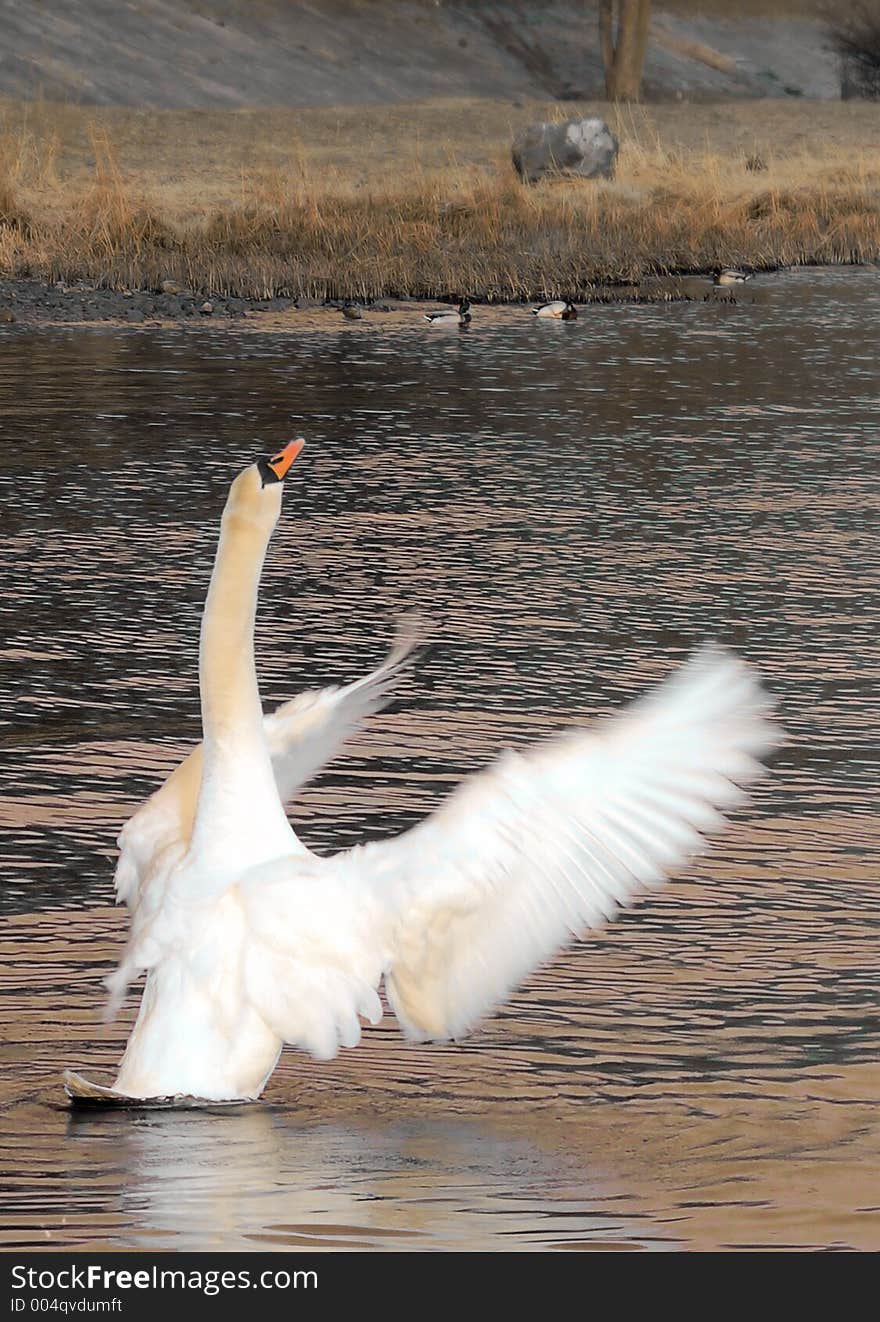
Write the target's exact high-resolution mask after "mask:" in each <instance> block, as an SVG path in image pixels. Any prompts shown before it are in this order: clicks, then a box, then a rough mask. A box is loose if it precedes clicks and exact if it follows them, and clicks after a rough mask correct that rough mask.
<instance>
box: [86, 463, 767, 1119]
mask: <svg viewBox="0 0 880 1322" xmlns="http://www.w3.org/2000/svg"><path fill="white" fill-rule="evenodd" d="M301 445H302V442H301V441H296V442H292V443H291V444H290V445H289V446H287V447H286V448H285V449H284V450H283V451H282V452H281V453H280V454H279V455H276V456H275V457H274V458H272V459H271V460H260V461H259V463H257V464H255V465H253V466H252V467H250V468H248V469H246V470H245V471H244V472H243V473H242V474H241V475H240V476H239V477H238V478H236V480H235V481H234V482H233V484H232V487H231V490H230V493H229V498H228V501H227V503H226V508H225V510H224V513H223V520H222V531H221V535H220V544H219V547H218V550H217V557H216V562H215V565H214V571H213V575H212V578H211V586H210V590H209V592H208V599H207V602H206V605H205V612H204V618H203V622H202V632H201V644H200V685H201V699H202V721H203V730H204V744H203V746H202V748H201V749H197V750H196V751H195V752H194V753H191V754H190V756H189V757H188V758H187V759H186V760H185V761H184V762H183V763H182V764H181V766H180V767H178V768H177V770H176V771H175V772H174V773H173V774H172V775H171V777H170V778H169V779H168V781H167V782H166V783H165V785H164V786H163V787H162V788H161V789H160V790H159V791H158V792H157V793H156V794H155V795H154V796H153V797H152V799H150V800H149V801H148V802H147V804H145V805H144V806H143V807H142V808H141V809H139V811H138V812H137V813H136V814H135V815H134V817H133V818H132V819H131V821H130V822H129V823H128V825H127V826H126V827H125V828H124V830H123V832H122V835H121V837H120V844H121V847H122V855H121V858H120V861H119V869H118V875H117V881H118V889H119V897H120V899H122V900H125V902H126V903H127V904H128V905H129V907H130V909H131V935H130V940H129V942H128V945H127V948H126V950H125V953H124V956H123V959H122V961H121V963H120V966H119V968H118V970H117V972H116V973H115V974H113V975H112V977H111V978H109V979H108V986H109V987H110V990H111V994H112V997H113V999H118V998H119V997H120V996H122V995H123V993H124V991H125V989H126V987H127V986H128V985H129V983H130V982H131V981H132V980H133V979H134V978H135V977H137V976H138V974H139V973H141V972H142V971H145V972H146V974H147V980H146V986H145V988H144V993H143V999H142V1002H141V1007H140V1013H139V1015H138V1019H137V1023H136V1024H135V1027H134V1029H133V1030H132V1033H131V1036H130V1038H129V1041H128V1045H127V1048H126V1051H125V1055H124V1058H123V1061H122V1064H121V1067H120V1070H119V1075H118V1078H117V1080H116V1083H115V1085H114V1089H115V1092H114V1094H112V1095H113V1096H116V1097H118V1096H120V1095H124V1096H126V1097H129V1098H139V1099H144V1098H156V1097H163V1096H164V1097H169V1096H180V1095H189V1096H192V1097H197V1098H204V1099H211V1100H231V1099H250V1098H256V1097H258V1096H259V1094H260V1092H261V1091H262V1089H263V1087H264V1085H265V1083H266V1080H267V1079H268V1078H269V1075H270V1074H271V1073H272V1070H273V1068H274V1066H275V1063H276V1061H277V1059H278V1055H279V1052H280V1050H281V1047H282V1045H283V1043H285V1042H287V1043H291V1044H293V1045H295V1046H297V1047H300V1048H302V1049H304V1050H306V1051H309V1052H311V1053H312V1055H314V1056H316V1057H318V1058H322V1059H328V1058H331V1057H333V1056H334V1055H335V1054H336V1053H337V1051H338V1050H339V1048H340V1047H341V1046H347V1047H351V1046H354V1045H355V1044H356V1043H357V1042H358V1040H359V1038H360V1035H361V1019H367V1020H369V1021H370V1022H371V1023H376V1022H378V1020H379V1018H380V1017H381V1014H382V1006H381V1003H380V1000H379V994H378V992H379V987H380V984H381V982H382V980H383V978H384V982H385V989H386V993H387V996H388V1000H389V1002H390V1004H391V1007H392V1008H393V1010H394V1012H395V1014H396V1015H397V1018H398V1020H399V1021H400V1024H401V1027H402V1028H403V1031H404V1033H405V1034H406V1035H407V1037H409V1038H411V1039H414V1040H416V1041H419V1040H425V1039H443V1038H451V1037H458V1036H459V1035H461V1034H463V1033H465V1032H466V1031H467V1030H468V1029H469V1028H470V1027H471V1026H472V1025H473V1024H474V1023H475V1022H476V1021H477V1020H479V1019H480V1018H481V1017H482V1016H483V1015H485V1014H486V1013H487V1012H488V1011H489V1010H491V1009H492V1007H493V1006H495V1005H497V1004H498V1003H499V1002H500V1001H503V1000H504V998H505V997H506V996H507V995H508V994H509V993H510V991H511V990H512V988H513V987H515V986H516V984H517V983H518V982H520V981H521V979H522V978H523V977H525V976H526V974H527V973H529V972H530V970H532V969H534V968H535V967H536V965H538V964H539V963H541V962H542V961H544V960H547V959H549V958H550V957H551V956H552V955H553V954H554V952H555V951H556V950H557V949H558V948H559V947H561V946H563V945H564V944H566V943H567V942H569V941H571V940H572V939H573V938H574V937H575V936H577V935H578V934H581V933H583V932H585V931H586V930H587V929H589V928H590V927H593V926H596V925H598V924H600V923H601V922H603V921H605V920H606V919H609V918H611V917H613V916H614V914H615V912H616V910H617V908H618V906H620V905H621V904H624V903H626V902H627V901H628V900H629V899H630V898H631V897H633V896H634V895H636V894H637V893H638V892H639V891H641V890H643V889H645V888H646V887H651V886H655V885H657V884H659V883H660V882H662V881H663V880H664V879H665V877H666V876H667V875H668V874H669V873H670V872H672V871H675V870H677V869H679V868H680V867H681V866H682V864H683V863H684V862H685V861H686V860H687V859H688V858H689V857H690V856H691V855H692V854H694V853H695V852H696V851H697V850H699V849H700V848H701V847H702V845H703V843H704V841H703V835H704V833H707V832H711V831H714V830H716V829H717V828H718V827H720V826H721V824H722V821H723V819H722V817H721V816H720V813H719V809H720V808H724V807H727V806H729V805H731V804H733V803H735V802H738V801H739V799H740V797H741V791H740V790H739V789H738V788H737V787H736V786H737V784H743V783H745V782H747V781H749V780H751V779H752V778H753V777H754V776H755V775H756V774H757V773H758V772H759V771H760V764H759V763H758V762H757V761H756V759H757V758H758V757H759V756H760V755H761V754H763V753H764V752H765V751H767V750H768V749H769V748H770V747H771V746H772V745H773V743H774V742H775V732H774V728H773V726H772V724H771V722H770V719H769V702H768V700H767V698H766V696H765V695H764V693H763V692H762V690H761V688H760V686H759V684H758V682H757V680H756V679H755V678H753V677H752V675H751V673H750V672H749V670H748V669H747V668H746V666H745V665H743V664H742V663H741V662H740V661H738V660H737V659H736V658H735V657H734V656H732V655H730V654H728V653H725V652H722V651H717V650H707V651H705V652H703V653H701V654H699V655H698V656H697V657H696V658H694V659H693V660H692V661H691V662H689V663H688V665H687V666H685V667H684V668H683V669H682V670H680V671H679V672H678V673H677V674H676V675H674V676H673V677H672V678H671V679H669V680H667V682H666V683H664V684H663V685H662V686H661V687H660V688H659V689H658V690H657V691H656V692H655V693H653V694H651V695H650V696H648V697H647V698H643V699H642V700H641V701H639V702H637V703H635V704H633V705H632V706H630V707H628V708H627V709H626V710H624V711H623V712H622V713H620V714H619V715H617V716H615V717H614V718H612V719H607V720H605V721H603V722H601V723H599V724H597V725H595V726H594V727H593V728H592V729H589V730H575V731H572V732H570V733H568V734H566V735H563V736H562V737H561V738H558V739H555V740H553V741H551V742H548V743H545V744H543V745H541V746H538V747H537V748H535V749H533V750H532V751H530V752H529V753H527V754H525V755H523V756H519V755H516V754H513V753H508V754H506V755H505V756H504V757H503V758H502V759H501V761H500V762H498V763H497V764H496V765H495V766H494V767H493V768H491V769H490V770H488V771H486V772H484V773H483V774H481V775H479V776H476V777H475V778H473V779H472V780H471V781H469V782H468V783H466V784H465V785H464V786H462V787H461V788H459V789H458V790H457V791H456V793H455V794H453V795H452V797H451V798H450V799H449V800H448V802H447V803H446V804H444V805H443V806H442V807H441V808H440V810H439V811H437V812H436V813H434V815H433V816H431V817H429V818H428V819H427V820H426V821H424V822H423V823H421V824H420V825H419V826H417V827H415V828H414V829H413V830H411V831H409V832H407V833H406V834H404V835H402V836H400V837H398V838H396V839H393V840H388V841H384V842H381V843H378V844H372V845H367V846H363V847H359V848H356V849H352V850H350V851H348V852H346V853H344V854H339V855H336V856H335V857H333V858H329V859H320V858H317V857H316V856H315V855H313V854H312V853H310V852H309V851H308V850H307V849H306V848H305V847H304V846H303V845H302V844H301V842H300V841H299V840H298V839H297V837H296V835H295V834H294V832H293V830H292V829H291V827H290V825H289V823H288V821H287V817H286V815H285V812H284V808H283V800H285V799H287V798H289V797H290V796H291V795H293V794H294V793H295V791H296V789H297V788H298V787H299V786H300V785H301V784H302V783H303V781H305V780H306V779H307V778H308V777H309V776H310V775H312V774H313V773H314V772H315V771H316V770H317V768H318V767H319V766H321V765H322V764H323V763H324V761H325V760H326V759H327V758H328V757H329V756H331V755H332V754H333V752H334V751H335V750H336V748H337V747H338V745H339V743H340V742H341V741H342V740H343V739H344V738H345V737H346V735H347V734H348V733H350V731H351V730H352V729H353V728H355V727H356V726H357V724H358V722H359V721H360V720H361V719H362V717H363V716H364V715H366V714H367V713H369V712H370V711H374V710H376V709H377V708H378V707H379V706H381V704H382V701H383V700H384V697H385V695H386V693H387V691H388V688H389V686H390V685H391V684H392V683H393V681H394V679H395V677H396V675H397V674H398V673H399V671H400V668H401V666H402V665H404V664H405V663H406V660H407V658H408V656H409V654H410V652H411V650H412V647H413V644H414V641H415V640H416V638H417V633H416V631H415V630H413V629H410V631H409V636H404V637H402V638H401V639H400V640H399V642H398V646H397V647H396V649H395V651H394V652H393V653H392V654H391V656H390V657H389V659H388V661H387V662H386V664H385V665H384V666H382V667H381V668H380V669H379V670H378V671H376V672H375V674H373V675H371V676H368V677H367V678H366V679H365V680H362V681H360V682H359V683H357V684H353V685H351V686H349V687H348V688H343V689H337V690H327V691H325V692H323V693H320V694H309V695H303V696H302V697H300V698H299V699H296V700H294V702H293V703H289V704H287V705H286V706H285V707H283V708H281V709H280V711H279V712H277V713H276V714H275V715H274V716H270V717H268V718H265V719H264V717H263V713H262V710H261V707H260V698H259V692H258V689H257V678H256V671H255V666H254V651H253V630H254V616H255V610H256V601H257V589H258V584H259V578H260V573H261V568H262V563H263V559H264V556H265V552H266V548H267V545H268V542H269V539H270V537H271V535H272V531H273V529H274V527H275V524H276V521H277V519H278V516H279V513H280V509H281V492H282V480H281V479H283V478H284V476H285V474H286V472H287V470H288V468H289V467H290V464H291V463H292V462H293V459H294V458H295V457H296V454H298V452H299V449H300V448H301ZM107 1095H108V1096H110V1095H111V1094H107Z"/></svg>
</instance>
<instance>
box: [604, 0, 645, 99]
mask: <svg viewBox="0 0 880 1322" xmlns="http://www.w3.org/2000/svg"><path fill="white" fill-rule="evenodd" d="M650 18H651V0H599V39H600V42H601V45H602V63H603V64H604V66H605V95H606V96H607V97H608V100H609V101H638V99H639V88H640V87H641V83H642V67H643V65H644V63H645V51H646V50H647V46H648V24H649V22H650Z"/></svg>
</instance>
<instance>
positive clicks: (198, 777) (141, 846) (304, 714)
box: [114, 614, 426, 908]
mask: <svg viewBox="0 0 880 1322" xmlns="http://www.w3.org/2000/svg"><path fill="white" fill-rule="evenodd" d="M425 640H426V633H425V629H424V625H423V621H422V620H421V618H420V617H419V616H417V615H415V614H410V615H405V616H403V617H402V618H401V619H400V620H399V621H398V623H397V627H396V632H395V638H394V643H393V646H392V649H391V651H390V652H389V654H388V656H387V657H386V659H385V660H384V661H383V662H382V664H381V665H380V666H379V667H378V668H377V669H376V670H374V671H372V672H371V673H370V674H369V675H365V676H364V678H363V679H359V680H356V681H355V682H354V683H353V684H348V685H346V686H345V687H344V688H326V689H319V690H316V691H314V692H308V693H300V694H298V695H297V697H295V698H293V699H291V701H290V702H286V703H284V704H283V706H281V707H279V708H278V709H277V711H275V712H273V713H272V715H271V716H266V717H265V718H264V722H263V724H264V728H265V731H266V739H267V742H268V744H269V753H270V756H271V758H272V769H273V771H274V773H275V783H276V785H277V787H278V793H279V796H280V798H281V801H282V803H287V802H289V800H290V799H291V798H292V797H293V796H294V794H295V792H296V791H297V790H298V789H299V788H300V786H302V785H304V784H305V783H306V781H307V780H309V778H310V777H311V776H313V775H314V774H315V772H316V771H318V770H320V768H321V767H322V766H325V765H326V764H327V763H328V762H329V761H330V760H331V759H332V758H333V757H335V755H336V754H337V753H338V751H339V749H340V748H341V747H342V745H343V744H344V743H345V741H346V740H347V739H349V738H351V736H352V735H353V734H354V733H355V731H356V730H358V729H359V728H360V726H361V724H362V722H363V721H364V720H365V719H366V717H367V716H370V715H372V713H373V712H377V711H379V710H380V709H381V708H382V707H383V706H385V704H386V703H387V702H388V700H389V696H390V693H391V690H392V689H393V687H394V685H395V683H396V682H397V680H398V679H399V677H400V675H401V673H402V672H403V671H404V670H405V669H406V667H407V665H409V664H410V663H411V662H412V660H413V658H414V654H415V653H416V652H417V651H418V649H419V648H420V647H422V646H423V645H424V643H425ZM201 781H202V745H201V744H199V745H198V746H197V747H196V748H194V749H193V750H192V752H191V753H189V754H188V756H187V757H185V758H184V760H183V761H182V762H181V763H180V765H179V766H178V767H176V768H175V770H174V771H173V772H172V773H171V775H170V776H169V777H168V779H167V780H166V781H165V783H164V785H162V786H160V788H159V789H158V790H156V792H155V793H154V794H153V795H151V796H150V798H149V799H147V800H146V802H145V803H143V804H142V805H141V807H140V808H138V810H137V811H136V812H135V813H134V814H133V815H132V816H131V818H130V819H129V820H128V822H126V824H125V826H124V827H123V828H122V831H121V832H120V835H119V839H118V841H117V844H118V846H119V850H120V855H119V861H118V863H117V866H116V876H115V879H114V880H115V887H116V899H117V902H118V903H120V904H122V903H125V904H128V905H129V906H130V907H131V908H134V907H136V905H137V901H138V895H139V890H140V886H141V882H142V881H143V879H144V878H145V877H146V876H148V875H149V874H150V873H151V872H152V871H153V870H154V869H155V868H156V866H157V865H158V864H159V863H160V861H161V860H162V859H163V858H164V859H165V860H166V861H168V860H169V859H170V857H171V856H172V855H175V854H176V855H179V856H182V855H183V853H184V852H185V851H186V848H187V847H188V845H189V840H190V835H191V834H192V826H193V821H194V819H195V811H196V804H197V802H198V796H199V787H200V785H201Z"/></svg>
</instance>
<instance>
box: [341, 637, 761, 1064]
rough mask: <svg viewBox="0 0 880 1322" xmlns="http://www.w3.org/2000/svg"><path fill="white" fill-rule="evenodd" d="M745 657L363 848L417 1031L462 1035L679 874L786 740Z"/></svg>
mask: <svg viewBox="0 0 880 1322" xmlns="http://www.w3.org/2000/svg"><path fill="white" fill-rule="evenodd" d="M769 712H770V703H769V701H768V699H767V697H766V696H765V694H764V693H763V691H762V689H761V687H760V685H759V683H758V682H757V680H756V679H755V678H754V677H753V675H752V673H751V672H750V670H749V669H748V668H747V667H746V666H745V665H744V664H743V663H742V662H741V661H739V660H738V659H737V658H736V657H734V656H732V655H730V654H729V653H726V652H723V651H720V650H718V649H711V650H709V649H707V650H706V651H704V652H702V653H699V654H698V655H697V656H696V657H694V658H693V659H692V660H691V661H690V662H689V663H688V664H687V665H686V666H685V667H683V669H682V670H681V671H679V672H678V673H677V674H676V675H674V676H673V677H672V678H671V679H670V680H668V681H667V682H666V683H665V684H663V685H661V687H660V688H659V689H657V690H656V691H655V692H654V693H653V694H651V695H649V696H648V697H647V698H644V699H642V700H641V701H640V702H637V703H635V704H634V705H632V706H631V707H629V708H627V709H625V710H624V711H623V712H622V713H620V714H619V715H617V716H615V717H613V718H611V719H608V720H606V721H604V722H603V723H600V724H598V725H597V726H595V727H594V728H593V729H592V730H591V731H590V732H577V733H572V734H569V735H566V736H565V737H563V738H561V739H557V740H555V741H553V742H550V743H547V744H545V745H543V746H539V747H538V748H536V749H535V750H533V751H531V752H528V753H526V754H525V755H523V756H519V755H516V754H513V753H509V754H507V755H506V756H505V757H504V758H503V759H502V760H501V761H500V762H499V763H498V764H497V765H496V766H495V767H493V768H492V769H491V770H489V771H488V772H485V773H483V774H482V775H479V776H477V777H475V778H474V779H473V780H471V781H469V782H467V783H465V784H464V785H463V786H462V787H461V788H460V789H459V790H458V791H456V793H454V794H453V796H452V797H451V799H450V800H449V801H448V802H447V803H446V804H445V805H444V806H443V807H441V809H440V810H439V811H438V812H436V813H435V814H434V815H433V816H432V817H430V818H429V819H428V820H427V821H425V822H423V823H422V824H421V825H420V826H418V827H416V828H415V829H413V830H412V831H410V832H408V833H407V834H405V835H403V836H400V837H398V838H397V839H396V840H392V841H387V842H383V843H381V844H378V845H370V846H367V847H365V848H363V849H361V850H356V851H353V853H352V854H351V855H349V856H347V858H346V859H343V860H341V861H340V865H341V866H344V867H348V868H351V869H354V870H355V871H357V872H360V874H361V876H362V878H363V880H364V881H365V882H366V881H367V880H369V881H370V882H371V883H372V885H371V887H370V889H371V890H372V891H373V893H374V894H375V895H376V896H377V897H380V899H381V903H382V904H383V906H385V907H386V909H387V912H388V915H389V928H388V935H387V941H388V950H389V955H388V967H387V968H386V977H385V982H386V988H387V992H388V997H389V1001H390V1003H391V1005H392V1007H393V1009H394V1010H395V1012H396V1014H397V1017H398V1019H399V1020H400V1023H401V1025H402V1027H403V1029H404V1031H405V1033H406V1034H407V1036H408V1037H411V1038H413V1039H416V1040H419V1039H428V1038H441V1039H442V1038H450V1037H458V1036H459V1035H461V1034H462V1033H464V1032H465V1031H466V1030H467V1029H469V1028H470V1027H471V1026H472V1025H473V1024H474V1023H475V1022H476V1020H478V1019H479V1018H480V1017H481V1016H483V1015H484V1014H485V1013H486V1012H487V1011H489V1010H490V1009H491V1008H492V1007H493V1006H495V1005H497V1004H498V1003H499V1002H501V1001H503V1000H504V999H505V998H506V996H507V995H508V994H509V992H510V991H511V990H512V989H513V987H515V986H516V984H517V983H518V982H520V981H521V980H522V979H523V978H524V977H525V976H526V975H527V974H528V973H529V972H530V971H531V970H533V969H534V968H535V967H536V966H537V965H539V964H540V963H541V962H542V961H545V960H547V959H549V958H550V957H551V956H552V955H553V954H554V953H555V952H556V951H557V950H558V949H559V948H560V947H561V946H563V945H565V944H566V943H567V942H569V941H570V940H571V939H572V938H573V937H575V936H577V935H579V934H582V933H584V932H585V931H586V930H587V929H589V928H591V927H594V926H596V925H597V924H599V923H601V922H602V921H603V920H605V919H608V918H611V917H613V916H614V914H615V912H616V910H617V909H618V907H619V906H620V905H623V904H626V903H627V901H629V900H630V899H631V898H632V897H633V896H634V895H636V894H637V893H638V892H639V891H641V890H642V889H644V888H646V887H650V886H654V885H657V884H658V883H660V882H662V881H663V880H664V879H665V878H666V877H668V876H669V875H670V874H671V873H673V872H675V871H677V870H679V869H680V868H681V867H682V866H683V865H684V864H685V863H686V861H687V860H688V859H689V858H690V857H691V856H692V855H693V854H695V853H697V852H698V851H699V850H700V849H701V847H702V846H703V844H704V836H705V835H706V834H708V833H711V832H713V831H716V830H717V829H718V828H719V827H720V826H721V825H722V823H723V818H722V817H721V814H720V811H719V810H720V809H722V808H728V807H730V806H732V805H733V804H735V803H737V802H738V801H739V800H740V798H741V791H740V790H739V789H738V788H737V787H738V786H740V785H744V784H746V783H747V782H749V781H750V780H752V779H753V778H754V777H755V776H756V775H757V774H758V773H759V771H760V770H761V767H760V764H759V763H758V761H757V760H756V759H757V758H759V757H760V756H761V755H762V754H764V753H766V752H767V751H768V750H769V749H770V748H771V747H772V746H773V745H774V743H775V742H776V740H777V732H776V730H775V728H774V727H773V725H772V724H771V722H770V719H769Z"/></svg>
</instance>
